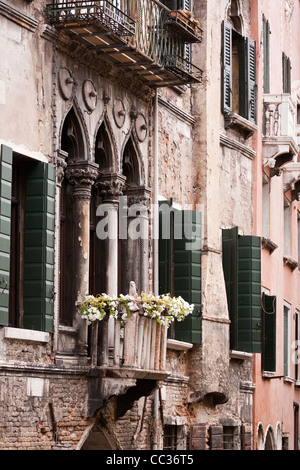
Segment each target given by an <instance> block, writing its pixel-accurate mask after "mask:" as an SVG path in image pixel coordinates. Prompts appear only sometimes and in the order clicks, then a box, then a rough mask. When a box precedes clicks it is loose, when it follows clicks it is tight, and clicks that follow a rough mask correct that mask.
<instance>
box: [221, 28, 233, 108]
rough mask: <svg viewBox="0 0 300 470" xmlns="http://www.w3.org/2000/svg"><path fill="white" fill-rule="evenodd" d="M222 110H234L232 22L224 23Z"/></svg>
mask: <svg viewBox="0 0 300 470" xmlns="http://www.w3.org/2000/svg"><path fill="white" fill-rule="evenodd" d="M222 36H223V37H222V42H223V44H222V67H223V87H222V88H223V89H222V111H223V112H224V113H226V112H227V113H230V112H232V27H231V24H230V23H226V22H225V21H224V22H223V25H222Z"/></svg>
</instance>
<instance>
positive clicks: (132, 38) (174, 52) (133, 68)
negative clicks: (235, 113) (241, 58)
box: [47, 0, 202, 87]
mask: <svg viewBox="0 0 300 470" xmlns="http://www.w3.org/2000/svg"><path fill="white" fill-rule="evenodd" d="M172 13H173V12H171V11H170V10H169V9H168V8H166V7H165V6H164V5H162V4H161V3H160V2H159V1H158V0H148V1H145V0H127V1H125V0H111V1H108V0H97V1H74V2H72V1H66V0H65V1H63V2H58V1H55V0H54V1H53V2H52V4H49V5H47V18H48V20H49V21H50V23H51V24H53V25H54V26H55V27H56V28H57V29H58V30H63V31H64V32H65V33H66V34H68V35H69V36H70V37H71V38H72V39H75V40H77V41H80V42H81V43H82V44H84V45H85V46H86V47H88V48H90V49H92V50H93V51H96V52H97V54H98V55H99V56H103V55H105V58H106V59H109V60H110V61H111V62H112V63H113V64H114V65H115V66H116V67H120V68H121V69H123V70H124V71H127V72H128V71H129V72H130V73H132V74H134V75H135V76H138V77H139V79H141V80H142V81H143V82H145V83H146V84H147V85H149V86H151V87H162V86H172V85H184V84H189V83H199V82H201V79H202V71H201V70H200V69H199V68H198V67H196V66H195V65H194V64H192V63H191V62H189V61H188V60H187V57H186V56H187V54H186V45H187V44H191V43H195V42H201V39H202V31H201V29H200V28H199V26H198V25H197V23H196V22H195V21H194V24H193V25H191V20H189V21H187V22H184V21H183V20H182V19H180V18H179V17H178V15H175V16H174V15H173V14H172Z"/></svg>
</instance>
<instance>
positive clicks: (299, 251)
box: [297, 212, 300, 269]
mask: <svg viewBox="0 0 300 470" xmlns="http://www.w3.org/2000/svg"><path fill="white" fill-rule="evenodd" d="M297 215H298V220H297V226H298V266H299V269H300V212H298V214H297Z"/></svg>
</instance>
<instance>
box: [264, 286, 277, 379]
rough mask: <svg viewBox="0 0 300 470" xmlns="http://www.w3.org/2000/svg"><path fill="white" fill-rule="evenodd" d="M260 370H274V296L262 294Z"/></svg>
mask: <svg viewBox="0 0 300 470" xmlns="http://www.w3.org/2000/svg"><path fill="white" fill-rule="evenodd" d="M262 323H263V325H262V332H263V341H262V370H265V371H269V372H275V370H276V296H273V295H267V294H265V293H264V292H263V294H262Z"/></svg>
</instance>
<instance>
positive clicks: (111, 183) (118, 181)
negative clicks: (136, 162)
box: [95, 173, 126, 201]
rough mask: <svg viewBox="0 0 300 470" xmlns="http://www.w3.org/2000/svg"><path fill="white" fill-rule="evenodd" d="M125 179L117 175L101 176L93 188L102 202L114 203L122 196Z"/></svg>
mask: <svg viewBox="0 0 300 470" xmlns="http://www.w3.org/2000/svg"><path fill="white" fill-rule="evenodd" d="M125 181H126V178H125V176H123V175H120V174H118V173H114V174H110V175H101V176H99V177H98V179H97V182H96V183H95V186H96V187H97V189H98V192H99V195H100V196H101V198H102V200H103V201H116V200H118V198H119V197H120V196H122V194H123V188H124V185H125Z"/></svg>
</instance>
